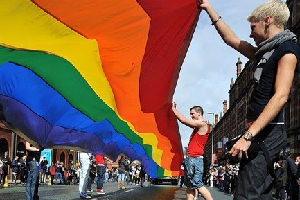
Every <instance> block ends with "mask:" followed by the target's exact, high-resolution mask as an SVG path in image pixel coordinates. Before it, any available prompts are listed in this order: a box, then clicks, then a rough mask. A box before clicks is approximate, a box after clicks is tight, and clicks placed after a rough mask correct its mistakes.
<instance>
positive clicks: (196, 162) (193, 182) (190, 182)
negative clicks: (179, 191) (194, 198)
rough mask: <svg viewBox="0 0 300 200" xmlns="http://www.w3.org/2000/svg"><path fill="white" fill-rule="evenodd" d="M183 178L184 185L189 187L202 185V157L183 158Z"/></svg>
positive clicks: (193, 187) (194, 187)
mask: <svg viewBox="0 0 300 200" xmlns="http://www.w3.org/2000/svg"><path fill="white" fill-rule="evenodd" d="M184 162H185V169H184V179H185V183H184V184H185V185H186V186H187V187H188V188H190V189H196V188H201V187H203V182H202V174H203V158H200V157H198V158H193V157H187V158H186V159H185V160H184Z"/></svg>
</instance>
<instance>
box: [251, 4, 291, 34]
mask: <svg viewBox="0 0 300 200" xmlns="http://www.w3.org/2000/svg"><path fill="white" fill-rule="evenodd" d="M267 16H271V17H273V18H274V25H275V26H277V27H278V28H284V27H285V26H286V24H287V21H288V19H289V17H290V10H289V8H288V7H287V5H286V3H284V2H283V1H281V0H271V1H268V2H267V3H265V4H262V5H260V6H258V7H257V8H255V9H254V10H253V12H252V13H251V15H250V16H248V17H247V20H248V21H252V20H254V21H262V20H264V19H265V18H266V17H267Z"/></svg>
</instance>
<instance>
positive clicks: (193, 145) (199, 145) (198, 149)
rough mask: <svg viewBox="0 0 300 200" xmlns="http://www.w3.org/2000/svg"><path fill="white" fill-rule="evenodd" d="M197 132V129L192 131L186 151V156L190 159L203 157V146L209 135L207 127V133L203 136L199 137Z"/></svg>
mask: <svg viewBox="0 0 300 200" xmlns="http://www.w3.org/2000/svg"><path fill="white" fill-rule="evenodd" d="M207 126H208V125H207ZM197 132H198V129H194V131H193V133H192V135H191V137H190V142H189V146H188V149H187V155H188V156H191V157H199V156H203V154H204V146H205V144H206V142H207V140H208V136H209V133H210V129H209V126H208V127H207V132H206V134H205V135H200V134H198V133H197Z"/></svg>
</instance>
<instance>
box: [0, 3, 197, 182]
mask: <svg viewBox="0 0 300 200" xmlns="http://www.w3.org/2000/svg"><path fill="white" fill-rule="evenodd" d="M198 15H199V9H198V8H197V5H196V0H51V1H50V0H32V1H30V0H9V1H4V0H2V1H1V6H0V27H1V31H0V118H1V120H2V121H4V122H5V123H6V124H7V125H8V126H9V127H10V128H12V129H13V130H14V131H15V132H17V133H18V134H20V135H21V136H22V137H24V138H25V139H27V140H29V141H31V142H32V143H34V144H36V145H38V146H40V147H42V148H58V147H64V148H74V149H76V148H78V149H83V150H86V151H89V152H93V153H100V154H106V155H108V156H110V157H111V158H116V157H117V155H119V154H120V153H124V154H126V155H127V156H129V157H130V158H131V159H138V160H140V161H141V162H142V163H143V164H144V167H145V170H146V172H147V173H148V174H149V175H150V176H152V177H162V176H171V175H173V176H176V175H179V173H180V169H179V167H180V163H181V161H182V158H183V155H182V146H181V139H180V135H179V133H178V125H177V122H176V119H175V117H174V115H173V113H172V111H171V109H170V108H171V100H172V96H173V93H174V89H175V86H176V82H177V79H178V74H179V71H180V67H181V64H182V62H183V60H184V57H185V54H186V51H187V48H188V46H189V44H190V41H191V38H192V34H193V32H194V29H195V26H196V22H197V19H198Z"/></svg>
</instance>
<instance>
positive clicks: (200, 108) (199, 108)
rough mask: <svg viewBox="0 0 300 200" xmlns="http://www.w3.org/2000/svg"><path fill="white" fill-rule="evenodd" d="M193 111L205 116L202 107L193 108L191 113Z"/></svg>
mask: <svg viewBox="0 0 300 200" xmlns="http://www.w3.org/2000/svg"><path fill="white" fill-rule="evenodd" d="M191 110H195V111H196V112H198V113H200V114H201V115H203V114H204V111H203V108H202V107H201V106H193V107H191V108H190V111H191Z"/></svg>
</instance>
